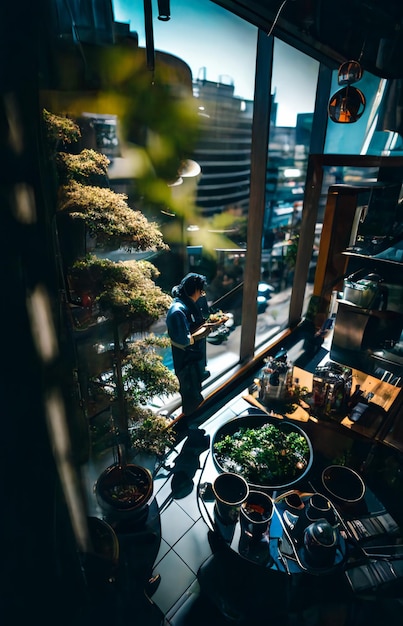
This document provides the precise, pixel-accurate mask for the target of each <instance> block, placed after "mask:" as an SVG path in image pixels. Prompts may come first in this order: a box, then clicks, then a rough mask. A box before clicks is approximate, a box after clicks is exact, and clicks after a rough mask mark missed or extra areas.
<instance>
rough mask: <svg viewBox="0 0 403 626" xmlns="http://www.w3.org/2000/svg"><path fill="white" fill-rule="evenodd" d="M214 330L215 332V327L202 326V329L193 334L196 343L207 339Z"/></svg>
mask: <svg viewBox="0 0 403 626" xmlns="http://www.w3.org/2000/svg"><path fill="white" fill-rule="evenodd" d="M212 330H213V326H209V325H207V324H203V325H202V326H200V328H198V329H197V330H195V332H194V333H193V334H192V337H193V339H194V340H195V341H198V340H200V339H204V337H207V336H208V335H209V334H210V333H211V331H212Z"/></svg>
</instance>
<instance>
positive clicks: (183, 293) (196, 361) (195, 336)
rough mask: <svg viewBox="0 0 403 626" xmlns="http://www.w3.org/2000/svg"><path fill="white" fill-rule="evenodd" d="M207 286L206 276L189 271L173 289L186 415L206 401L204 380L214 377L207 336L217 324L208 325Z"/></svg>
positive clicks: (173, 335)
mask: <svg viewBox="0 0 403 626" xmlns="http://www.w3.org/2000/svg"><path fill="white" fill-rule="evenodd" d="M205 286H206V277H205V276H202V275H201V274H196V273H193V272H191V273H189V274H187V275H186V276H185V277H184V278H183V279H182V280H181V282H180V284H179V285H176V286H175V287H174V288H173V289H172V295H173V297H174V300H173V302H172V304H171V306H170V308H169V310H168V312H167V316H166V326H167V331H168V335H169V338H170V340H171V349H172V358H173V365H174V371H175V374H176V376H177V378H178V380H179V391H180V394H181V398H182V410H183V413H184V415H190V414H191V413H193V412H194V411H195V410H196V409H197V407H198V406H199V405H200V404H201V403H202V402H203V396H202V393H201V388H202V383H203V381H204V380H206V379H207V378H208V377H209V376H210V373H209V372H208V371H207V369H206V365H207V357H206V337H207V336H208V335H209V333H210V332H211V330H212V327H213V326H211V325H206V318H207V317H208V308H207V307H206V306H205V304H206V303H205V297H204V296H205V291H204V288H205ZM203 304H204V307H203Z"/></svg>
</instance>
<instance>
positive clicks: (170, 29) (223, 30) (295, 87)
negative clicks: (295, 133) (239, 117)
mask: <svg viewBox="0 0 403 626" xmlns="http://www.w3.org/2000/svg"><path fill="white" fill-rule="evenodd" d="M170 4H171V19H170V21H168V22H162V21H160V20H158V19H157V15H158V3H157V0H153V2H152V8H153V18H154V19H153V25H154V45H155V48H156V50H160V51H163V52H169V53H171V54H174V55H176V56H178V57H180V58H181V59H183V60H184V61H185V62H186V63H187V64H188V65H189V67H190V68H191V70H192V74H193V78H197V77H198V76H201V72H202V71H203V68H206V78H207V80H211V81H220V80H221V81H222V82H224V83H229V82H232V83H233V84H234V87H235V95H237V96H240V97H242V98H245V99H248V100H252V99H253V90H254V72H255V53H256V38H257V29H256V28H255V27H254V26H252V25H251V24H249V23H247V22H245V21H244V20H241V19H240V18H238V17H237V16H235V15H232V14H231V13H229V12H228V11H226V10H225V9H223V8H221V7H219V6H218V5H216V4H214V3H213V2H208V0H171V3H170ZM113 6H114V13H115V19H116V20H117V21H120V22H126V23H129V24H130V28H131V30H134V31H137V33H138V35H139V43H140V45H141V46H144V45H145V38H144V9H143V0H113ZM190 21H191V23H192V24H194V25H195V27H194V28H192V29H191V30H190V29H189V23H190ZM317 67H318V64H317V62H316V61H313V60H311V59H309V57H306V56H305V55H302V54H299V53H297V52H296V51H294V50H292V49H291V48H290V47H289V46H287V45H285V44H284V43H282V42H280V41H276V45H275V64H274V69H273V91H275V92H276V101H277V102H278V113H277V124H278V125H279V126H295V123H296V115H297V113H306V112H310V111H313V107H314V97H315V90H316V89H315V85H316V72H317ZM296 94H297V95H298V97H296ZM297 107H298V108H297Z"/></svg>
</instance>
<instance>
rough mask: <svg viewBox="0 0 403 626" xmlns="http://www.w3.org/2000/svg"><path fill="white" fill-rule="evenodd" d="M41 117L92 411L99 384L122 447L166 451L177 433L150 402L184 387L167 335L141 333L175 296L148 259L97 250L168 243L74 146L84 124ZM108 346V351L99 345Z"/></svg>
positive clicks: (82, 377) (97, 157)
mask: <svg viewBox="0 0 403 626" xmlns="http://www.w3.org/2000/svg"><path fill="white" fill-rule="evenodd" d="M44 122H45V128H46V132H47V138H48V142H49V146H50V152H51V157H52V158H53V159H54V163H55V165H56V171H55V174H56V176H57V179H56V180H57V185H56V186H57V196H56V197H57V203H56V218H60V216H62V219H59V220H58V221H57V241H58V243H59V244H60V255H61V261H62V263H61V268H62V280H63V284H64V285H65V286H66V293H67V295H68V297H67V300H68V302H67V307H68V314H69V316H71V317H72V319H73V324H72V329H73V341H74V342H75V344H76V346H75V351H76V353H77V355H78V362H77V368H78V378H79V381H80V384H81V386H82V389H81V396H82V398H83V404H84V410H85V413H86V415H87V416H88V417H91V414H92V412H93V408H92V404H91V398H92V397H94V391H93V390H94V388H96V389H97V394H98V395H101V396H102V398H103V406H105V407H106V406H108V405H111V406H112V407H113V408H114V410H115V416H114V425H112V426H113V428H115V426H116V428H117V430H118V432H119V433H120V435H122V436H123V438H124V441H125V443H128V442H129V441H131V442H132V443H133V445H135V446H136V447H138V448H139V449H142V450H144V449H146V448H148V449H149V450H151V451H152V452H156V453H158V454H161V453H162V452H163V449H164V447H165V446H166V445H169V443H170V442H171V441H172V435H171V433H170V432H169V430H168V429H167V426H168V423H167V420H166V419H165V418H164V417H162V416H158V415H155V414H154V413H153V411H152V410H151V409H149V408H147V406H146V405H147V402H149V401H150V400H151V399H152V398H154V397H155V396H157V395H162V394H170V393H173V392H175V391H177V390H178V383H177V379H176V377H175V376H174V374H173V373H172V372H171V371H170V370H169V368H167V367H166V366H165V365H164V364H163V362H162V357H161V355H160V353H159V352H158V350H159V349H160V348H163V347H166V345H167V344H166V342H167V340H166V338H163V337H162V338H161V337H157V336H155V335H152V334H150V335H146V336H144V333H146V332H147V331H148V329H149V328H150V327H151V325H152V324H153V323H154V322H155V321H157V320H158V319H159V318H160V317H161V316H162V315H163V314H164V313H165V312H166V311H167V309H168V307H169V305H170V303H171V297H170V296H169V295H167V294H166V293H164V292H163V291H162V290H161V288H160V287H158V286H157V285H156V284H155V279H156V278H157V277H158V274H159V272H158V270H157V269H156V268H155V267H154V266H153V265H152V264H151V263H150V262H149V261H144V260H130V261H120V262H113V261H110V260H108V259H103V258H99V257H97V256H96V251H97V249H102V250H103V251H105V250H112V249H116V248H117V247H124V248H126V249H127V250H134V251H158V250H164V249H166V248H167V246H166V244H165V243H164V241H163V238H162V234H161V232H160V231H159V228H158V225H157V224H156V223H154V222H150V221H149V220H147V219H146V218H145V216H144V215H143V214H142V213H141V212H140V211H137V210H135V209H133V208H132V207H130V206H129V205H128V203H127V197H126V196H125V195H124V194H119V193H115V192H114V191H113V190H111V189H110V188H109V186H108V177H107V168H108V164H109V161H108V159H107V158H106V157H105V156H104V155H102V154H99V153H97V152H96V151H94V150H89V149H83V150H81V151H80V152H79V153H77V154H74V153H72V152H69V151H68V150H69V149H70V148H71V146H72V145H74V143H75V142H76V141H77V140H78V139H79V137H80V129H79V127H78V125H77V124H76V123H75V122H74V121H73V120H69V119H67V118H63V117H60V116H57V115H54V114H52V113H50V112H48V111H46V110H45V111H44ZM77 224H78V226H79V228H78V229H75V228H74V225H77ZM72 226H73V229H72V230H71V231H70V232H69V236H67V237H65V231H69V229H70V228H71V227H72ZM64 237H65V238H64ZM88 245H90V246H91V248H92V251H91V253H89V251H88ZM72 250H73V252H72ZM77 308H78V309H79V310H81V309H84V310H85V311H86V314H87V321H88V320H89V322H88V323H87V324H86V325H85V326H84V330H88V329H89V330H91V331H92V333H95V336H94V334H91V341H90V342H86V341H85V337H84V339H83V338H82V336H81V338H78V333H79V331H80V330H82V329H83V327H82V325H81V326H80V322H78V321H77V319H78V318H77ZM72 311H73V312H75V315H76V317H74V315H72ZM101 333H102V334H101ZM133 336H135V339H129V338H131V337H133ZM105 338H107V339H111V341H108V340H107V341H106V342H105ZM97 339H98V342H97ZM101 344H103V345H105V344H106V349H104V350H102V351H101V350H99V346H100V345H101ZM94 346H95V347H96V348H94ZM89 356H90V358H88V357H89ZM80 357H81V358H80ZM129 433H132V436H131V439H130V436H129Z"/></svg>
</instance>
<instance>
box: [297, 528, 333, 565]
mask: <svg viewBox="0 0 403 626" xmlns="http://www.w3.org/2000/svg"><path fill="white" fill-rule="evenodd" d="M337 543H338V531H337V530H336V528H335V527H334V526H332V525H331V524H329V522H328V521H326V520H325V519H324V518H322V519H318V520H317V521H316V522H314V523H313V524H310V525H309V526H308V527H307V528H306V529H305V532H304V546H305V550H306V554H307V559H308V560H309V562H310V564H311V565H313V566H316V567H324V566H327V565H331V564H332V563H333V562H334V559H335V556H336V549H337Z"/></svg>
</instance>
